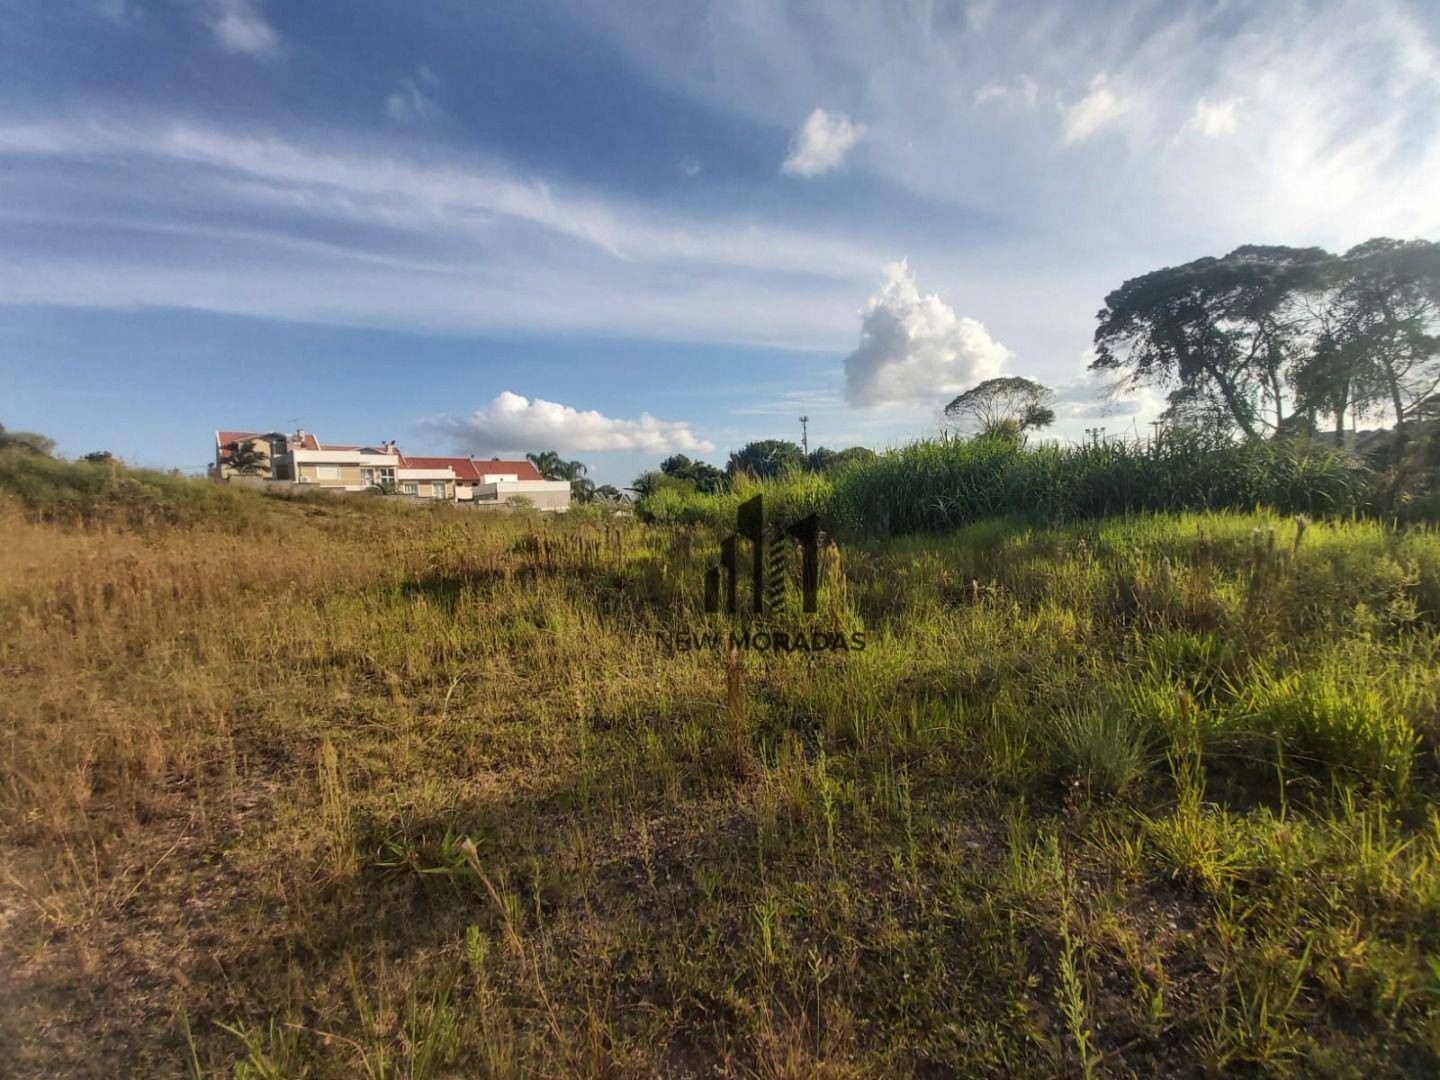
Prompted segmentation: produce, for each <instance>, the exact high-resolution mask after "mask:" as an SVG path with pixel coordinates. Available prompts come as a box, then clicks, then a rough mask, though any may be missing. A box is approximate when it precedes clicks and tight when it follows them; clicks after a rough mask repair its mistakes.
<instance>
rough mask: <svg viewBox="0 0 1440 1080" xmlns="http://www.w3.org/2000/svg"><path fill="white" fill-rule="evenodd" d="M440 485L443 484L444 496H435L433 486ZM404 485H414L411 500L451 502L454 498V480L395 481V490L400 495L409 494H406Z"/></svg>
mask: <svg viewBox="0 0 1440 1080" xmlns="http://www.w3.org/2000/svg"><path fill="white" fill-rule="evenodd" d="M441 483H443V484H444V485H445V494H444V495H436V494H435V487H434V485H436V484H441ZM406 484H414V485H415V488H416V490H415V494H414V495H412V496H411V498H415V499H452V500H453V499H454V498H455V481H454V480H397V481H395V490H397V491H398V492H400V494H402V495H406V494H409V492H408V491H407V490H406V488H405V485H406Z"/></svg>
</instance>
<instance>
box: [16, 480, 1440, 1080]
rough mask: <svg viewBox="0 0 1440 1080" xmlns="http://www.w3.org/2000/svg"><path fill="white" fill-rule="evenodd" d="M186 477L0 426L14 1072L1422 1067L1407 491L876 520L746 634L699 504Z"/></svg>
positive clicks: (1387, 1071)
mask: <svg viewBox="0 0 1440 1080" xmlns="http://www.w3.org/2000/svg"><path fill="white" fill-rule="evenodd" d="M57 468H62V469H63V467H57ZM25 475H27V476H29V475H31V474H29V473H26V474H25ZM57 475H58V474H57ZM121 479H127V478H123V477H122V478H121ZM128 479H135V478H128ZM135 482H136V483H140V484H142V485H143V484H144V483H145V481H144V480H143V478H141V479H136V480H135ZM167 482H169V483H172V484H174V485H176V486H175V487H174V489H173V492H172V494H173V496H174V500H175V503H176V505H178V506H183V507H186V508H188V509H177V510H174V511H173V512H170V513H166V514H156V513H145V514H136V513H132V512H130V511H129V510H128V509H126V506H127V505H128V504H127V503H123V502H122V503H119V504H115V503H113V502H112V500H111V497H110V496H108V495H102V496H96V495H94V494H93V492H92V495H91V496H88V497H83V498H82V497H81V496H76V499H77V505H82V506H83V507H85V510H84V512H78V513H65V514H61V513H56V512H52V511H50V510H47V509H45V507H46V506H48V505H49V504H48V503H47V502H46V497H45V496H44V494H43V492H42V493H40V494H39V495H37V494H36V492H37V491H39V489H34V490H29V491H28V493H27V491H26V490H22V489H21V488H20V487H19V486H17V485H16V484H14V483H13V482H12V483H8V484H7V482H6V481H5V479H4V474H3V472H0V492H4V493H5V494H3V495H0V543H3V546H4V550H5V552H6V558H5V559H4V560H3V562H0V617H3V619H4V625H5V628H6V632H5V634H4V635H3V637H0V672H3V679H4V685H5V688H6V692H5V693H4V694H3V695H0V736H3V743H0V745H3V755H0V868H3V872H0V1061H4V1062H7V1063H8V1065H7V1075H19V1076H27V1075H47V1074H49V1073H52V1072H56V1071H64V1070H70V1071H75V1072H82V1073H91V1074H95V1075H117V1074H122V1073H132V1074H134V1073H138V1074H145V1075H154V1074H162V1075H163V1074H178V1073H187V1074H193V1073H197V1072H198V1073H201V1074H204V1075H211V1074H215V1073H219V1074H230V1073H234V1074H235V1075H239V1076H297V1075H302V1074H304V1075H312V1076H347V1077H348V1076H355V1075H368V1076H392V1075H394V1076H401V1075H404V1076H444V1075H474V1074H494V1075H510V1074H514V1073H517V1072H521V1071H524V1072H527V1073H530V1072H533V1073H539V1074H544V1075H557V1074H572V1073H582V1074H598V1073H607V1074H635V1073H664V1074H668V1075H700V1074H711V1073H714V1072H715V1071H717V1070H719V1071H720V1072H722V1073H741V1074H749V1075H755V1074H759V1075H794V1076H811V1075H817V1074H820V1075H852V1074H866V1075H874V1074H884V1075H894V1074H906V1073H916V1072H920V1073H927V1074H937V1073H961V1074H969V1075H974V1074H980V1075H997V1076H1000V1075H1016V1074H1019V1075H1037V1076H1054V1075H1057V1074H1074V1075H1079V1074H1081V1073H1084V1072H1087V1071H1092V1072H1094V1073H1095V1074H1114V1075H1137V1076H1149V1075H1154V1074H1156V1073H1161V1072H1163V1073H1169V1074H1176V1075H1193V1074H1199V1073H1202V1072H1204V1071H1206V1070H1211V1071H1219V1070H1236V1071H1241V1070H1255V1071H1260V1072H1268V1073H1274V1074H1292V1075H1317V1074H1321V1075H1324V1074H1329V1075H1359V1074H1367V1075H1404V1074H1410V1075H1433V1074H1434V1073H1435V1072H1436V1071H1437V1069H1440V812H1437V808H1436V806H1437V804H1436V795H1437V791H1440V758H1437V750H1440V674H1437V673H1440V662H1437V661H1440V656H1437V653H1440V638H1437V630H1440V534H1437V533H1436V532H1435V531H1433V530H1427V529H1422V528H1413V529H1410V530H1407V531H1398V532H1397V531H1394V530H1392V529H1388V528H1386V527H1385V526H1382V525H1381V524H1378V523H1373V522H1365V521H1360V522H1355V521H1348V520H1341V519H1334V520H1323V521H1315V522H1311V523H1307V522H1304V521H1303V520H1299V521H1297V520H1296V519H1294V518H1291V517H1288V516H1282V515H1278V514H1275V513H1272V512H1263V513H1238V512H1226V513H1205V514H1182V515H1172V514H1162V515H1158V516H1136V517H1129V518H1122V517H1110V518H1104V519H1099V520H1089V521H1078V522H1074V523H1071V524H1068V525H1060V526H1039V525H1034V524H1030V523H1027V522H1023V521H1018V520H1014V519H996V520H991V521H986V522H982V523H979V524H975V525H971V526H969V527H966V528H962V529H959V530H957V531H954V532H951V533H949V534H947V535H944V536H938V537H937V536H912V537H909V538H902V539H891V540H884V541H880V540H875V541H869V542H863V543H862V542H859V541H856V542H852V543H847V544H845V545H844V546H843V547H841V548H839V549H836V548H828V549H826V550H825V552H824V554H823V560H822V562H823V569H824V579H823V585H822V592H821V597H820V608H821V611H820V614H819V615H818V616H817V620H818V625H820V626H822V627H825V628H827V629H834V630H841V631H845V632H846V633H853V632H855V631H856V630H860V629H862V628H863V631H864V633H865V635H866V648H865V649H864V650H863V651H858V652H854V651H852V652H838V651H826V652H821V653H812V652H791V653H788V654H778V655H772V654H765V655H761V654H758V653H754V652H751V653H746V654H741V655H740V656H739V657H738V659H737V660H730V659H727V657H726V656H725V655H724V654H722V653H720V652H717V651H714V650H694V651H690V652H679V653H676V652H672V651H671V650H670V649H668V648H666V647H665V646H664V644H663V643H662V642H661V641H659V640H657V636H656V634H655V631H656V630H660V629H673V628H675V627H677V626H687V625H688V626H697V625H701V624H703V621H704V617H703V616H701V615H699V614H698V610H697V609H698V606H699V595H700V591H701V581H702V574H703V568H704V566H705V565H706V563H707V562H708V560H710V559H712V558H713V557H714V542H713V541H714V538H715V533H714V532H713V531H711V530H709V529H708V528H674V527H669V526H652V525H646V524H643V523H640V522H635V521H623V520H622V521H606V520H600V519H596V520H589V521H585V520H580V519H579V518H575V519H571V520H568V521H556V520H546V521H539V520H530V519H525V518H522V517H503V518H502V517H493V516H484V515H477V514H466V513H464V512H461V511H444V510H441V511H437V512H426V511H421V510H417V509H415V508H412V507H407V506H396V505H393V504H391V503H390V502H388V501H386V500H363V499H361V500H342V499H333V500H332V499H323V500H307V501H299V502H290V501H287V500H277V499H272V498H265V497H263V496H260V495H258V494H256V493H253V492H231V491H217V490H216V489H214V488H211V487H207V486H204V485H197V484H191V483H188V482H184V481H167ZM57 483H60V486H62V487H64V486H65V485H66V484H69V483H70V481H67V480H64V477H60V479H59V480H57ZM76 483H77V484H78V483H79V481H76ZM71 486H74V485H71ZM96 490H97V491H104V490H106V489H105V488H104V485H103V484H102V485H101V487H99V488H97V489H96ZM793 621H794V620H790V622H791V623H793ZM787 625H788V623H787Z"/></svg>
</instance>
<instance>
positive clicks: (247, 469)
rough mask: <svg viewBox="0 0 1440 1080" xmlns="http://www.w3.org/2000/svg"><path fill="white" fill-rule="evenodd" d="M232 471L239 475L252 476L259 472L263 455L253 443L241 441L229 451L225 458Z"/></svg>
mask: <svg viewBox="0 0 1440 1080" xmlns="http://www.w3.org/2000/svg"><path fill="white" fill-rule="evenodd" d="M225 464H226V465H227V466H229V468H230V471H231V472H232V473H238V474H239V475H241V476H254V475H255V474H256V473H258V472H260V471H261V470H262V469H263V468H264V466H265V464H266V460H265V455H264V454H262V453H261V452H260V451H259V450H258V449H257V448H256V446H255V444H254V443H250V442H243V443H240V444H239V445H237V446H236V447H235V449H234V450H231V451H230V456H229V457H227V458H226V459H225Z"/></svg>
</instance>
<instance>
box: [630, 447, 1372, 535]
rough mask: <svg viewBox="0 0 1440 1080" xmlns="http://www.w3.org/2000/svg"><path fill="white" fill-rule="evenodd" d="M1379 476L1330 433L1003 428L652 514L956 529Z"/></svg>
mask: <svg viewBox="0 0 1440 1080" xmlns="http://www.w3.org/2000/svg"><path fill="white" fill-rule="evenodd" d="M1373 483H1374V478H1373V477H1372V476H1371V475H1370V474H1369V473H1368V472H1367V471H1366V470H1365V469H1364V468H1363V467H1362V466H1361V465H1360V464H1359V463H1358V462H1356V461H1355V460H1353V459H1351V458H1349V457H1347V456H1345V455H1342V454H1338V453H1336V452H1335V451H1334V450H1333V449H1331V448H1329V447H1328V446H1326V445H1324V444H1322V443H1306V442H1298V441H1281V442H1249V443H1234V442H1214V441H1207V440H1203V439H1197V438H1193V437H1182V436H1180V435H1174V436H1171V437H1170V438H1168V439H1165V440H1162V441H1161V442H1160V443H1158V444H1136V443H1128V442H1123V441H1113V442H1109V443H1106V444H1104V445H1102V446H1088V445H1087V446H1077V447H1064V446H1057V445H1053V444H1045V445H1040V446H1037V447H1033V448H1025V447H1022V446H1019V445H1016V444H1014V443H1011V442H1007V441H1004V440H997V439H971V440H954V439H927V440H920V441H918V442H914V443H910V444H908V445H906V446H902V447H899V448H897V449H894V450H890V451H888V452H886V453H883V454H880V455H879V456H877V457H876V458H874V459H872V460H867V461H863V462H855V463H853V464H851V465H849V466H847V467H845V468H842V469H840V470H838V471H837V472H835V473H833V474H824V475H815V474H809V473H797V474H794V475H791V476H787V477H783V478H779V479H774V480H768V481H760V482H757V481H752V480H748V479H745V478H742V479H741V480H740V482H739V485H738V486H737V489H736V490H735V491H732V492H725V493H722V494H720V495H703V494H700V493H697V492H693V491H686V490H683V489H677V488H669V487H667V488H663V489H661V490H660V491H658V492H656V493H655V494H653V495H651V496H649V497H647V498H645V499H642V500H641V502H640V512H641V514H642V516H644V517H646V518H648V519H650V520H652V521H656V522H660V523H664V524H669V525H693V524H699V523H706V524H713V525H717V526H718V525H721V524H728V523H732V522H733V521H734V509H735V507H736V506H737V505H738V504H739V503H740V502H741V501H743V500H744V499H745V498H748V497H749V496H751V495H754V494H757V493H762V494H764V496H765V499H766V504H767V507H770V508H771V510H770V512H771V513H774V514H778V515H779V516H780V517H782V518H785V519H787V520H789V519H792V518H794V517H799V516H803V515H804V514H807V513H810V512H812V511H815V512H818V513H819V514H820V516H821V519H822V521H823V522H824V524H825V526H826V527H827V528H829V529H831V530H832V531H834V532H837V533H840V534H843V535H847V536H890V535H904V534H911V533H935V532H947V531H949V530H951V529H955V528H959V527H961V526H964V525H968V524H973V523H975V522H977V521H983V520H986V519H990V518H997V517H1014V516H1024V517H1028V518H1030V519H1032V520H1035V521H1038V522H1048V523H1064V522H1069V521H1077V520H1083V519H1087V518H1098V517H1106V516H1109V515H1114V514H1125V513H1139V512H1146V511H1172V512H1175V511H1185V510H1254V509H1257V508H1260V507H1268V508H1270V509H1273V510H1277V511H1280V512H1282V513H1291V514H1297V513H1304V514H1309V515H1312V516H1333V515H1339V514H1346V513H1349V512H1353V511H1356V510H1360V509H1362V508H1364V507H1366V506H1368V505H1369V504H1370V502H1371V488H1372V486H1373Z"/></svg>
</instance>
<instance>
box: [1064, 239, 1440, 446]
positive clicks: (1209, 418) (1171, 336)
mask: <svg viewBox="0 0 1440 1080" xmlns="http://www.w3.org/2000/svg"><path fill="white" fill-rule="evenodd" d="M1098 319H1099V326H1098V327H1097V329H1096V331H1095V359H1094V361H1093V362H1092V363H1091V365H1090V367H1091V370H1093V371H1095V372H1097V373H1100V374H1102V375H1107V376H1110V377H1112V379H1113V385H1114V387H1115V389H1117V390H1121V391H1123V390H1130V389H1135V388H1137V387H1142V386H1149V387H1155V388H1159V389H1163V390H1165V391H1167V392H1168V395H1169V396H1168V403H1169V407H1168V409H1167V412H1166V414H1165V418H1166V419H1168V420H1171V421H1174V422H1178V423H1184V424H1188V425H1198V426H1206V427H1217V428H1224V429H1228V430H1232V431H1238V432H1240V433H1242V434H1244V435H1245V436H1248V437H1252V438H1255V437H1260V436H1264V435H1273V434H1277V433H1284V432H1314V431H1317V430H1319V429H1320V428H1321V427H1322V426H1324V427H1325V428H1326V429H1327V430H1331V431H1333V433H1334V438H1335V440H1336V442H1337V443H1339V442H1343V441H1344V435H1345V430H1346V424H1347V416H1348V421H1349V424H1350V427H1351V429H1352V430H1353V429H1354V428H1355V427H1356V426H1357V425H1358V423H1360V422H1362V421H1364V420H1376V421H1382V422H1387V423H1389V424H1393V426H1394V429H1395V432H1396V434H1397V437H1398V438H1399V439H1400V440H1402V441H1403V439H1404V437H1405V434H1406V432H1407V430H1408V429H1409V428H1410V426H1411V425H1412V424H1414V423H1415V422H1416V421H1417V420H1421V419H1424V418H1427V417H1429V416H1433V415H1434V413H1435V409H1436V391H1437V389H1440V245H1437V244H1434V243H1431V242H1430V241H1426V240H1410V241H1402V240H1389V239H1375V240H1369V241H1366V242H1365V243H1363V244H1360V245H1358V246H1357V247H1354V248H1351V249H1350V250H1349V251H1347V252H1345V254H1343V255H1333V254H1331V253H1329V252H1327V251H1324V250H1322V249H1320V248H1291V247H1277V246H1256V245H1247V246H1245V247H1240V248H1236V249H1235V250H1234V251H1232V252H1230V254H1228V255H1225V256H1224V257H1222V258H1204V259H1197V260H1195V261H1194V262H1190V263H1186V264H1185V265H1183V266H1175V267H1167V268H1165V269H1163V270H1156V271H1153V272H1151V273H1148V274H1144V275H1142V276H1140V277H1137V278H1133V279H1131V280H1129V281H1127V282H1125V283H1124V284H1123V285H1121V286H1120V288H1118V289H1116V290H1115V291H1114V292H1112V293H1110V295H1109V296H1107V297H1106V298H1105V306H1104V307H1103V308H1102V309H1101V310H1100V312H1099V315H1098Z"/></svg>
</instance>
